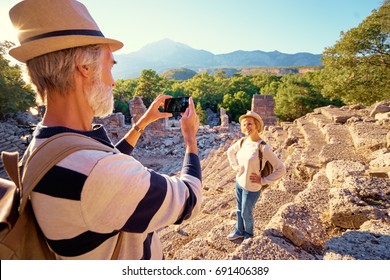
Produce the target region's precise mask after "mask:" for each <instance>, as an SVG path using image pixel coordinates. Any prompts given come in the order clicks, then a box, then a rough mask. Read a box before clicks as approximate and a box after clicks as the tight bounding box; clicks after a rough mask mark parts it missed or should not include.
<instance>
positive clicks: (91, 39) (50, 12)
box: [9, 0, 123, 62]
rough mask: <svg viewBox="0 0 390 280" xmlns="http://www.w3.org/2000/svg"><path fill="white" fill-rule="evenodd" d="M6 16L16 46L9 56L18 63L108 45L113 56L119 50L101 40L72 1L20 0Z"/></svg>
mask: <svg viewBox="0 0 390 280" xmlns="http://www.w3.org/2000/svg"><path fill="white" fill-rule="evenodd" d="M9 16H10V18H11V21H12V24H13V26H14V27H15V28H16V29H17V30H18V39H19V42H20V46H18V47H15V48H12V49H11V50H10V51H9V54H10V55H11V56H12V57H14V58H15V59H17V60H19V61H21V62H26V61H27V60H29V59H32V58H34V57H37V56H40V55H43V54H47V53H50V52H54V51H59V50H63V49H68V48H73V47H79V46H86V45H94V44H108V45H109V46H110V49H111V51H113V52H114V51H116V50H119V49H120V48H122V47H123V43H122V42H120V41H117V40H113V39H108V38H105V37H104V35H103V34H102V32H101V31H100V29H99V27H98V26H97V24H96V23H95V21H94V20H93V18H92V17H91V15H90V14H89V12H88V10H87V8H86V7H85V6H84V5H83V4H81V3H80V2H77V1H75V0H55V1H53V0H24V1H21V2H19V3H18V4H16V5H15V6H14V7H13V8H11V10H10V11H9Z"/></svg>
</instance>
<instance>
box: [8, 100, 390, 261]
mask: <svg viewBox="0 0 390 280" xmlns="http://www.w3.org/2000/svg"><path fill="white" fill-rule="evenodd" d="M257 98H258V97H255V98H254V100H256V99H257ZM265 99H267V98H265ZM252 104H257V101H256V102H255V101H253V102H252ZM269 104H271V102H270V103H269ZM256 107H261V106H260V105H256V106H254V108H252V110H254V111H256V112H258V113H259V114H262V112H264V111H266V110H264V109H256ZM269 116H271V117H270V119H272V113H271V114H269ZM220 117H221V125H219V126H214V127H210V126H203V127H200V128H199V132H198V136H197V140H198V147H199V157H200V159H201V166H202V173H203V180H202V181H203V186H204V188H203V202H202V211H201V213H200V215H199V216H197V217H195V218H193V219H192V220H191V221H187V222H185V223H184V224H182V225H173V226H168V227H165V228H162V229H161V230H160V231H159V235H160V237H161V240H162V243H163V250H164V253H165V258H166V259H178V260H191V259H202V260H220V259H222V260H224V259H243V260H255V259H256V260H260V259H269V260H276V259H277V260H292V259H300V260H314V259H319V260H339V259H344V260H345V259H355V260H367V259H369V260H389V259H390V218H389V215H390V100H388V101H383V102H379V103H377V104H375V105H373V106H370V107H365V106H362V105H354V106H344V107H342V108H336V107H333V106H327V107H322V108H318V109H316V110H314V112H312V113H309V114H307V115H306V116H303V117H301V118H299V119H297V120H295V121H294V122H288V123H280V124H279V125H276V123H274V122H272V121H271V122H270V123H272V124H269V123H268V122H267V125H266V129H265V131H264V132H263V134H262V138H264V140H265V141H266V142H267V143H269V144H270V145H272V147H273V148H274V151H275V153H276V154H277V155H278V156H279V157H280V158H281V159H282V160H283V161H284V163H285V164H286V167H287V174H286V176H285V177H284V178H282V179H281V180H280V181H279V182H278V183H276V184H274V185H272V186H270V187H269V188H267V189H266V190H265V191H264V192H263V193H262V194H261V197H260V200H259V202H258V203H257V205H256V208H255V212H254V216H255V237H254V238H252V239H249V240H245V241H242V240H236V241H234V242H231V241H229V240H227V238H226V236H227V234H228V233H229V232H230V231H231V230H232V228H233V226H234V224H235V209H236V202H235V195H234V181H235V173H234V171H233V170H232V169H231V168H230V166H229V163H228V160H227V155H226V151H227V149H228V148H229V147H230V145H231V144H232V143H234V142H235V141H237V140H238V139H239V138H240V137H242V134H241V132H240V128H239V125H238V124H235V123H234V122H233V123H228V122H226V117H227V116H226V113H225V112H224V111H223V110H221V111H220ZM262 117H263V118H264V119H267V116H266V115H262ZM113 119H114V120H113ZM104 122H105V125H106V126H107V128H108V131H109V133H110V135H111V136H112V137H113V138H115V137H114V136H117V137H118V138H120V137H121V135H122V134H123V133H124V132H125V131H127V130H128V129H129V128H130V127H131V126H130V125H127V124H125V123H124V122H123V121H122V117H121V116H120V115H116V114H114V115H112V116H111V117H110V118H108V120H104ZM176 122H177V120H172V123H171V125H168V126H164V125H163V126H159V127H160V129H156V130H152V128H150V130H149V131H146V132H145V135H143V137H142V138H141V139H140V140H139V142H138V143H137V146H136V147H135V149H134V151H133V153H132V156H134V157H135V158H136V159H137V160H139V161H141V162H142V163H143V164H144V165H145V166H146V167H148V168H152V169H155V170H156V171H158V172H161V173H164V174H168V175H171V176H180V174H179V173H180V169H181V166H182V159H183V156H184V145H183V139H182V136H181V133H180V128H179V127H178V124H177V123H176ZM17 125H19V126H23V125H21V124H20V123H17V122H15V123H7V124H1V125H0V134H1V135H2V137H1V138H0V139H1V141H2V142H1V146H0V147H1V150H5V149H7V150H12V149H15V150H19V151H23V149H24V148H25V146H26V145H27V144H28V136H26V135H28V133H27V134H26V135H25V136H22V134H23V133H21V132H20V130H21V129H27V128H23V127H18V126H17ZM24 125H25V124H24ZM118 126H119V127H121V128H118ZM161 127H163V128H161ZM18 129H19V130H18ZM148 135H152V136H150V137H149V136H148ZM114 141H115V139H114ZM0 170H2V169H1V166H0ZM0 176H1V177H4V173H0Z"/></svg>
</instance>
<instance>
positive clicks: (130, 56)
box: [113, 39, 322, 79]
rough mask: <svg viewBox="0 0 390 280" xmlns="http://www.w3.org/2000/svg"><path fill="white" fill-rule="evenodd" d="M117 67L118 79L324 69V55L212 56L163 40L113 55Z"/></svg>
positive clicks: (252, 53)
mask: <svg viewBox="0 0 390 280" xmlns="http://www.w3.org/2000/svg"><path fill="white" fill-rule="evenodd" d="M114 56H115V59H116V60H117V61H118V65H116V67H114V68H113V76H114V77H115V79H128V78H136V77H139V76H140V74H141V72H142V70H144V69H152V70H154V71H156V72H157V73H158V74H162V73H164V72H166V71H168V70H171V69H176V68H188V69H190V70H193V71H195V72H201V71H207V69H210V68H222V67H225V68H240V67H295V66H321V65H322V64H321V57H322V56H321V55H320V54H312V53H308V52H299V53H295V54H287V53H282V52H279V51H277V50H275V51H272V52H265V51H261V50H254V51H244V50H237V51H233V52H230V53H226V54H213V53H211V52H209V51H206V50H197V49H194V48H192V47H190V46H188V45H186V44H183V43H179V42H174V41H172V40H170V39H163V40H160V41H157V42H154V43H150V44H147V45H145V46H144V47H142V48H141V49H140V50H138V51H135V52H131V53H127V54H114Z"/></svg>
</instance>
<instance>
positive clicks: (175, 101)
mask: <svg viewBox="0 0 390 280" xmlns="http://www.w3.org/2000/svg"><path fill="white" fill-rule="evenodd" d="M188 100H189V97H188V96H184V97H177V98H170V99H165V104H164V112H168V113H183V112H184V111H185V110H186V109H187V107H188Z"/></svg>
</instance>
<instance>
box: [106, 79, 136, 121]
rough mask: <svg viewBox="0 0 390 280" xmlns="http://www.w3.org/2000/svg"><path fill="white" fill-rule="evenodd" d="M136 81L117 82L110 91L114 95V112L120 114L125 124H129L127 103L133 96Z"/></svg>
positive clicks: (129, 117)
mask: <svg viewBox="0 0 390 280" xmlns="http://www.w3.org/2000/svg"><path fill="white" fill-rule="evenodd" d="M137 85H138V79H128V80H121V79H119V80H117V81H116V82H115V87H114V89H113V91H112V93H113V95H114V112H121V113H122V114H123V115H124V116H125V120H126V122H130V120H131V116H130V109H129V102H130V100H131V99H133V97H134V95H135V90H136V88H137Z"/></svg>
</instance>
